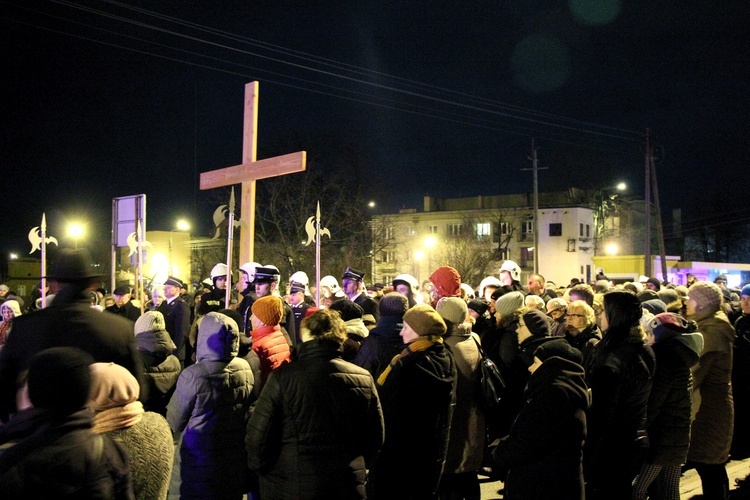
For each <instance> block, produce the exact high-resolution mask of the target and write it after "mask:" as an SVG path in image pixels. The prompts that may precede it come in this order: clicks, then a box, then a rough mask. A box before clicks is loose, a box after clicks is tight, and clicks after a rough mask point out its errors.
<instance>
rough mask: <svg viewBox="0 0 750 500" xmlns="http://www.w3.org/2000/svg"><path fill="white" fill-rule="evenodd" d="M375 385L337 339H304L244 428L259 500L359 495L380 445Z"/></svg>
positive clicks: (272, 378)
mask: <svg viewBox="0 0 750 500" xmlns="http://www.w3.org/2000/svg"><path fill="white" fill-rule="evenodd" d="M383 425H384V424H383V414H382V411H381V408H380V400H379V398H378V393H377V390H376V389H375V382H374V381H373V378H372V376H371V375H370V374H369V373H368V372H367V371H366V370H364V369H362V368H360V367H358V366H356V365H353V364H351V363H348V362H346V361H343V360H342V359H341V348H340V346H339V344H338V343H336V342H333V341H330V340H309V341H307V342H303V343H301V344H299V345H298V350H297V359H296V360H295V361H294V363H289V364H285V365H283V366H281V367H279V368H277V369H276V370H274V371H273V373H272V374H271V376H270V377H269V378H268V382H267V384H266V386H265V388H264V389H263V392H262V393H261V396H260V399H259V400H258V403H257V404H256V406H255V410H254V411H253V414H252V417H251V418H250V421H249V422H248V425H247V436H246V441H245V443H246V448H247V455H248V466H249V468H250V469H251V470H256V471H257V472H258V474H259V475H260V494H261V496H262V498H263V499H277V498H278V499H287V498H295V499H306V498H332V499H336V498H364V496H365V473H366V472H365V462H366V461H369V460H370V459H371V458H372V457H373V456H374V455H375V454H376V453H377V451H378V449H379V448H380V446H381V445H382V443H383V435H384V434H383V432H384V431H383Z"/></svg>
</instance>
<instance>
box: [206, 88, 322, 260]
mask: <svg viewBox="0 0 750 500" xmlns="http://www.w3.org/2000/svg"><path fill="white" fill-rule="evenodd" d="M257 146H258V82H250V83H248V84H246V85H245V119H244V125H243V137H242V163H241V164H239V165H235V166H234V167H227V168H221V169H218V170H212V171H210V172H204V173H202V174H201V180H200V188H201V190H204V189H213V188H218V187H224V186H231V185H232V184H242V198H241V201H240V207H241V208H240V210H241V217H240V218H241V219H242V220H243V221H245V222H246V223H247V227H248V230H247V231H246V230H244V229H241V230H240V255H239V261H240V265H242V264H243V263H245V262H250V261H252V260H254V259H253V254H254V253H255V181H257V180H258V179H266V178H268V177H276V176H279V175H285V174H293V173H295V172H302V171H304V170H305V167H306V160H307V154H306V153H305V152H304V151H298V152H296V153H290V154H287V155H283V156H275V157H273V158H267V159H265V160H259V161H258V160H256V150H257Z"/></svg>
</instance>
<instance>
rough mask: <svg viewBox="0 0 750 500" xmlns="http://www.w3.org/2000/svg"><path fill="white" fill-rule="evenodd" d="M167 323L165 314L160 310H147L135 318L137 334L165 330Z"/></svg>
mask: <svg viewBox="0 0 750 500" xmlns="http://www.w3.org/2000/svg"><path fill="white" fill-rule="evenodd" d="M166 329H167V324H166V323H165V322H164V315H163V314H162V313H160V312H159V311H146V312H145V313H143V314H142V315H141V316H139V317H138V319H137V320H135V334H136V335H138V334H139V333H146V332H157V331H165V330H166Z"/></svg>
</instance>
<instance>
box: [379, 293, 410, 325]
mask: <svg viewBox="0 0 750 500" xmlns="http://www.w3.org/2000/svg"><path fill="white" fill-rule="evenodd" d="M407 309H409V299H407V298H406V297H405V296H404V295H401V294H400V293H398V292H391V293H387V294H385V295H384V296H383V298H382V299H380V304H379V305H378V310H379V311H380V316H395V317H397V318H399V319H401V318H403V317H404V314H405V313H406V310H407Z"/></svg>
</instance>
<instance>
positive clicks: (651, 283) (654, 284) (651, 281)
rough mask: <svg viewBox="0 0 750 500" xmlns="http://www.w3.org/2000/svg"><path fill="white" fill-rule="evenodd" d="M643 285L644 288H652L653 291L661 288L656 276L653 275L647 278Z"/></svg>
mask: <svg viewBox="0 0 750 500" xmlns="http://www.w3.org/2000/svg"><path fill="white" fill-rule="evenodd" d="M643 285H644V287H645V288H646V289H648V290H653V291H655V292H658V291H659V290H661V282H660V281H659V279H658V278H654V277H653V276H652V277H651V278H648V279H647V280H646V281H645V283H643Z"/></svg>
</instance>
